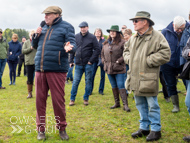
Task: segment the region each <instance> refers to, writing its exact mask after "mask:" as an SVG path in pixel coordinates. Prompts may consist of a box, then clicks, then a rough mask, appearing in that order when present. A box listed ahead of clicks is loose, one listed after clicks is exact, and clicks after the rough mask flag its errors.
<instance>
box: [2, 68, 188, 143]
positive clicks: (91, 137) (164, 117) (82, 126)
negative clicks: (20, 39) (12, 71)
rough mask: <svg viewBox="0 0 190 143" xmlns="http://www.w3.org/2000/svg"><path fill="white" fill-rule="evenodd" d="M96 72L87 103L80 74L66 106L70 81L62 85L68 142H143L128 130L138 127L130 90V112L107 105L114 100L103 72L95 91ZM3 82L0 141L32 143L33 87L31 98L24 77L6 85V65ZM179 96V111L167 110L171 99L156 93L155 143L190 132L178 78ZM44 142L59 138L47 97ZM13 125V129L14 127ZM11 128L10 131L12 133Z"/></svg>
mask: <svg viewBox="0 0 190 143" xmlns="http://www.w3.org/2000/svg"><path fill="white" fill-rule="evenodd" d="M99 79H100V72H99V70H98V71H97V75H96V78H95V87H94V91H93V94H92V95H91V96H90V100H89V105H88V106H84V105H83V94H84V88H85V83H84V76H83V79H82V81H81V83H80V86H79V90H78V94H77V97H76V102H75V103H76V105H75V106H73V107H70V106H69V105H68V104H69V99H70V91H71V86H72V84H71V83H70V84H68V85H66V86H65V93H66V94H65V99H66V113H67V117H66V118H67V123H68V126H67V128H66V129H67V133H68V135H69V137H70V139H69V141H64V142H68V143H84V142H94V143H99V142H105V143H115V142H118V143H125V142H128V143H145V142H146V138H145V137H143V138H139V139H133V138H132V137H131V133H133V132H134V131H136V130H138V128H139V119H140V117H139V113H138V111H137V109H136V107H135V102H134V100H133V94H130V95H129V98H128V100H129V107H130V109H131V112H125V111H123V109H122V107H121V108H117V109H112V110H111V109H109V107H110V106H112V105H113V104H114V99H113V95H112V90H111V86H110V83H109V81H108V78H107V76H106V83H105V90H104V95H103V96H102V95H99V94H98V87H99ZM3 86H5V87H6V89H5V90H0V108H1V110H0V143H4V142H11V143H13V142H14V143H15V142H16V143H27V142H29V143H35V142H42V141H38V140H37V139H36V137H37V132H36V123H35V118H36V108H35V99H36V98H35V91H33V94H34V98H32V99H26V97H27V86H26V77H25V76H23V72H22V73H21V77H18V78H17V79H16V85H15V86H14V85H11V86H9V69H8V65H6V68H5V71H4V75H3ZM178 90H181V91H182V92H181V93H179V98H180V110H181V111H180V112H179V113H175V114H174V113H171V110H172V109H173V105H172V103H171V102H170V103H166V102H165V99H164V97H163V94H159V95H158V102H159V105H160V108H161V124H162V138H161V139H160V140H159V141H157V142H159V143H182V142H183V140H182V138H183V136H184V135H188V134H190V116H189V114H188V112H187V108H186V106H185V102H184V101H185V96H184V93H185V92H186V91H185V88H184V85H183V83H182V82H178ZM46 114H47V121H46V123H47V127H46V128H47V129H48V131H47V132H46V136H47V139H46V141H45V142H47V143H59V142H63V141H62V140H61V139H60V137H59V132H58V130H56V129H55V120H54V113H53V107H52V102H51V97H49V98H48V100H47V110H46ZM14 128H15V129H14ZM13 132H14V133H13Z"/></svg>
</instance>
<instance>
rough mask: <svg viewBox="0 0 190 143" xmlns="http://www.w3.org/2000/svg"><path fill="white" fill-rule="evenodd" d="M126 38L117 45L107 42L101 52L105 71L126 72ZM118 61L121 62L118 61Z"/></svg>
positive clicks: (111, 72)
mask: <svg viewBox="0 0 190 143" xmlns="http://www.w3.org/2000/svg"><path fill="white" fill-rule="evenodd" d="M124 43H125V40H123V39H122V40H121V42H119V43H118V44H117V45H116V44H109V43H106V44H104V45H103V48H102V52H101V59H102V63H103V64H104V71H105V72H106V73H107V74H121V73H125V72H126V66H125V63H124V60H123V50H124ZM116 61H118V62H119V63H116Z"/></svg>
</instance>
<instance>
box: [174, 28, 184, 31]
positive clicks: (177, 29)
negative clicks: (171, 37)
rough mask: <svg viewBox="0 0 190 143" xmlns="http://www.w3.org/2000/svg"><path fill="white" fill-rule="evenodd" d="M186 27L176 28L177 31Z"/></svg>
mask: <svg viewBox="0 0 190 143" xmlns="http://www.w3.org/2000/svg"><path fill="white" fill-rule="evenodd" d="M184 29H185V27H182V28H175V30H176V31H179V30H181V31H183V30H184Z"/></svg>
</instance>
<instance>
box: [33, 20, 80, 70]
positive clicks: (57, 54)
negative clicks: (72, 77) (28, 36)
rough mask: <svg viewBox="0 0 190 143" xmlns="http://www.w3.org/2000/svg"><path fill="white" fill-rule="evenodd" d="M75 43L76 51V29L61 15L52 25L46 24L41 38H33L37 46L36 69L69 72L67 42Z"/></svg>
mask: <svg viewBox="0 0 190 143" xmlns="http://www.w3.org/2000/svg"><path fill="white" fill-rule="evenodd" d="M68 41H69V42H70V43H71V45H73V46H74V47H73V50H72V51H71V52H75V49H76V42H75V31H74V28H73V26H72V25H71V24H70V23H68V22H66V21H63V20H62V18H61V17H58V18H56V19H55V20H54V22H53V25H52V26H48V25H45V26H44V27H43V28H42V33H41V35H40V36H39V38H37V39H34V37H33V40H32V46H33V47H34V48H35V47H37V53H36V56H35V70H36V71H41V72H67V71H68V68H69V64H68V53H66V51H65V50H64V46H65V43H66V42H68Z"/></svg>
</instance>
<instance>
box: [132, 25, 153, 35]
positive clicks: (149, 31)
mask: <svg viewBox="0 0 190 143" xmlns="http://www.w3.org/2000/svg"><path fill="white" fill-rule="evenodd" d="M152 31H153V27H152V26H151V27H149V29H148V31H147V32H145V33H144V34H143V35H141V37H143V36H144V35H150V34H152ZM134 36H135V37H138V36H140V35H139V34H138V32H136V33H135V35H134Z"/></svg>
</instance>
